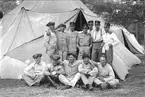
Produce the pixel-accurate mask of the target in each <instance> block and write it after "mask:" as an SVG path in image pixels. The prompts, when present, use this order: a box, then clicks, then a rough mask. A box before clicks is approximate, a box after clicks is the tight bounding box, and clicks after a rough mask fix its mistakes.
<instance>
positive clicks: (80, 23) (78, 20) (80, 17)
mask: <svg viewBox="0 0 145 97" xmlns="http://www.w3.org/2000/svg"><path fill="white" fill-rule="evenodd" d="M84 24H86V25H87V21H86V19H85V16H84V15H83V12H82V11H81V10H80V12H79V13H78V16H77V18H76V21H75V30H76V31H82V29H83V25H84Z"/></svg>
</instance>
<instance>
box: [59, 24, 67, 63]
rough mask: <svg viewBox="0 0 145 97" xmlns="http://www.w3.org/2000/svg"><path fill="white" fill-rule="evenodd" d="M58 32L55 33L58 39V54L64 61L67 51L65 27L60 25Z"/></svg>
mask: <svg viewBox="0 0 145 97" xmlns="http://www.w3.org/2000/svg"><path fill="white" fill-rule="evenodd" d="M58 28H59V30H58V31H57V32H56V35H57V39H58V53H59V55H60V57H61V60H62V61H63V60H66V57H67V51H68V36H67V33H66V32H64V30H65V29H66V25H64V24H60V25H59V26H58Z"/></svg>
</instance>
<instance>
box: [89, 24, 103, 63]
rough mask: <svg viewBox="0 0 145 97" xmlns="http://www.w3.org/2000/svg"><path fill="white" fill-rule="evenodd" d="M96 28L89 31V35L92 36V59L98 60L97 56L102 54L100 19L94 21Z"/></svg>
mask: <svg viewBox="0 0 145 97" xmlns="http://www.w3.org/2000/svg"><path fill="white" fill-rule="evenodd" d="M95 27H96V29H95V30H93V31H92V32H91V36H92V38H93V47H92V57H91V58H92V60H93V61H96V62H99V58H100V56H101V54H102V47H103V45H104V43H103V37H102V29H100V21H95Z"/></svg>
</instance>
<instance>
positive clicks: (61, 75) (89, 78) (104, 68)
mask: <svg viewBox="0 0 145 97" xmlns="http://www.w3.org/2000/svg"><path fill="white" fill-rule="evenodd" d="M46 26H48V30H47V31H46V33H45V34H44V46H45V48H46V53H47V54H48V56H49V59H48V60H50V61H51V62H50V63H49V64H47V65H46V64H45V62H43V61H41V57H42V54H40V53H38V54H35V55H33V58H34V60H35V62H34V63H32V64H30V65H29V66H28V67H27V68H26V69H25V70H24V75H23V79H24V80H25V81H26V83H27V84H28V85H29V86H33V85H40V82H42V80H44V79H46V80H47V82H48V83H49V85H52V86H54V87H55V88H57V87H58V86H59V85H58V83H61V84H63V85H64V88H65V89H68V88H71V87H75V86H81V87H82V88H84V89H89V90H93V84H94V86H99V87H100V88H101V89H104V88H108V87H112V88H115V87H116V85H117V84H118V83H119V80H118V79H116V78H115V75H114V71H113V69H112V67H111V64H112V60H113V49H112V47H113V45H115V44H116V43H117V39H116V37H115V36H114V34H113V33H112V32H111V31H110V30H109V29H110V24H109V23H105V26H104V31H105V33H103V30H102V29H100V21H95V29H93V21H89V22H88V26H87V25H84V27H83V30H82V31H81V32H77V31H75V30H74V28H75V23H74V22H70V30H69V31H68V32H65V29H66V25H64V24H60V25H59V26H58V27H57V28H58V29H57V30H55V23H54V22H49V23H48V24H47V25H46Z"/></svg>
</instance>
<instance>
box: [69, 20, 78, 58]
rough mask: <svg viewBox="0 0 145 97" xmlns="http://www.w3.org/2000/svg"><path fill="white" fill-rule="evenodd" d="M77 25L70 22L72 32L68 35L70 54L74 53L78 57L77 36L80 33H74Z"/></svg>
mask: <svg viewBox="0 0 145 97" xmlns="http://www.w3.org/2000/svg"><path fill="white" fill-rule="evenodd" d="M74 28H75V23H74V22H70V32H69V33H68V39H69V43H68V53H73V54H75V55H77V36H78V32H77V31H74Z"/></svg>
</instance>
